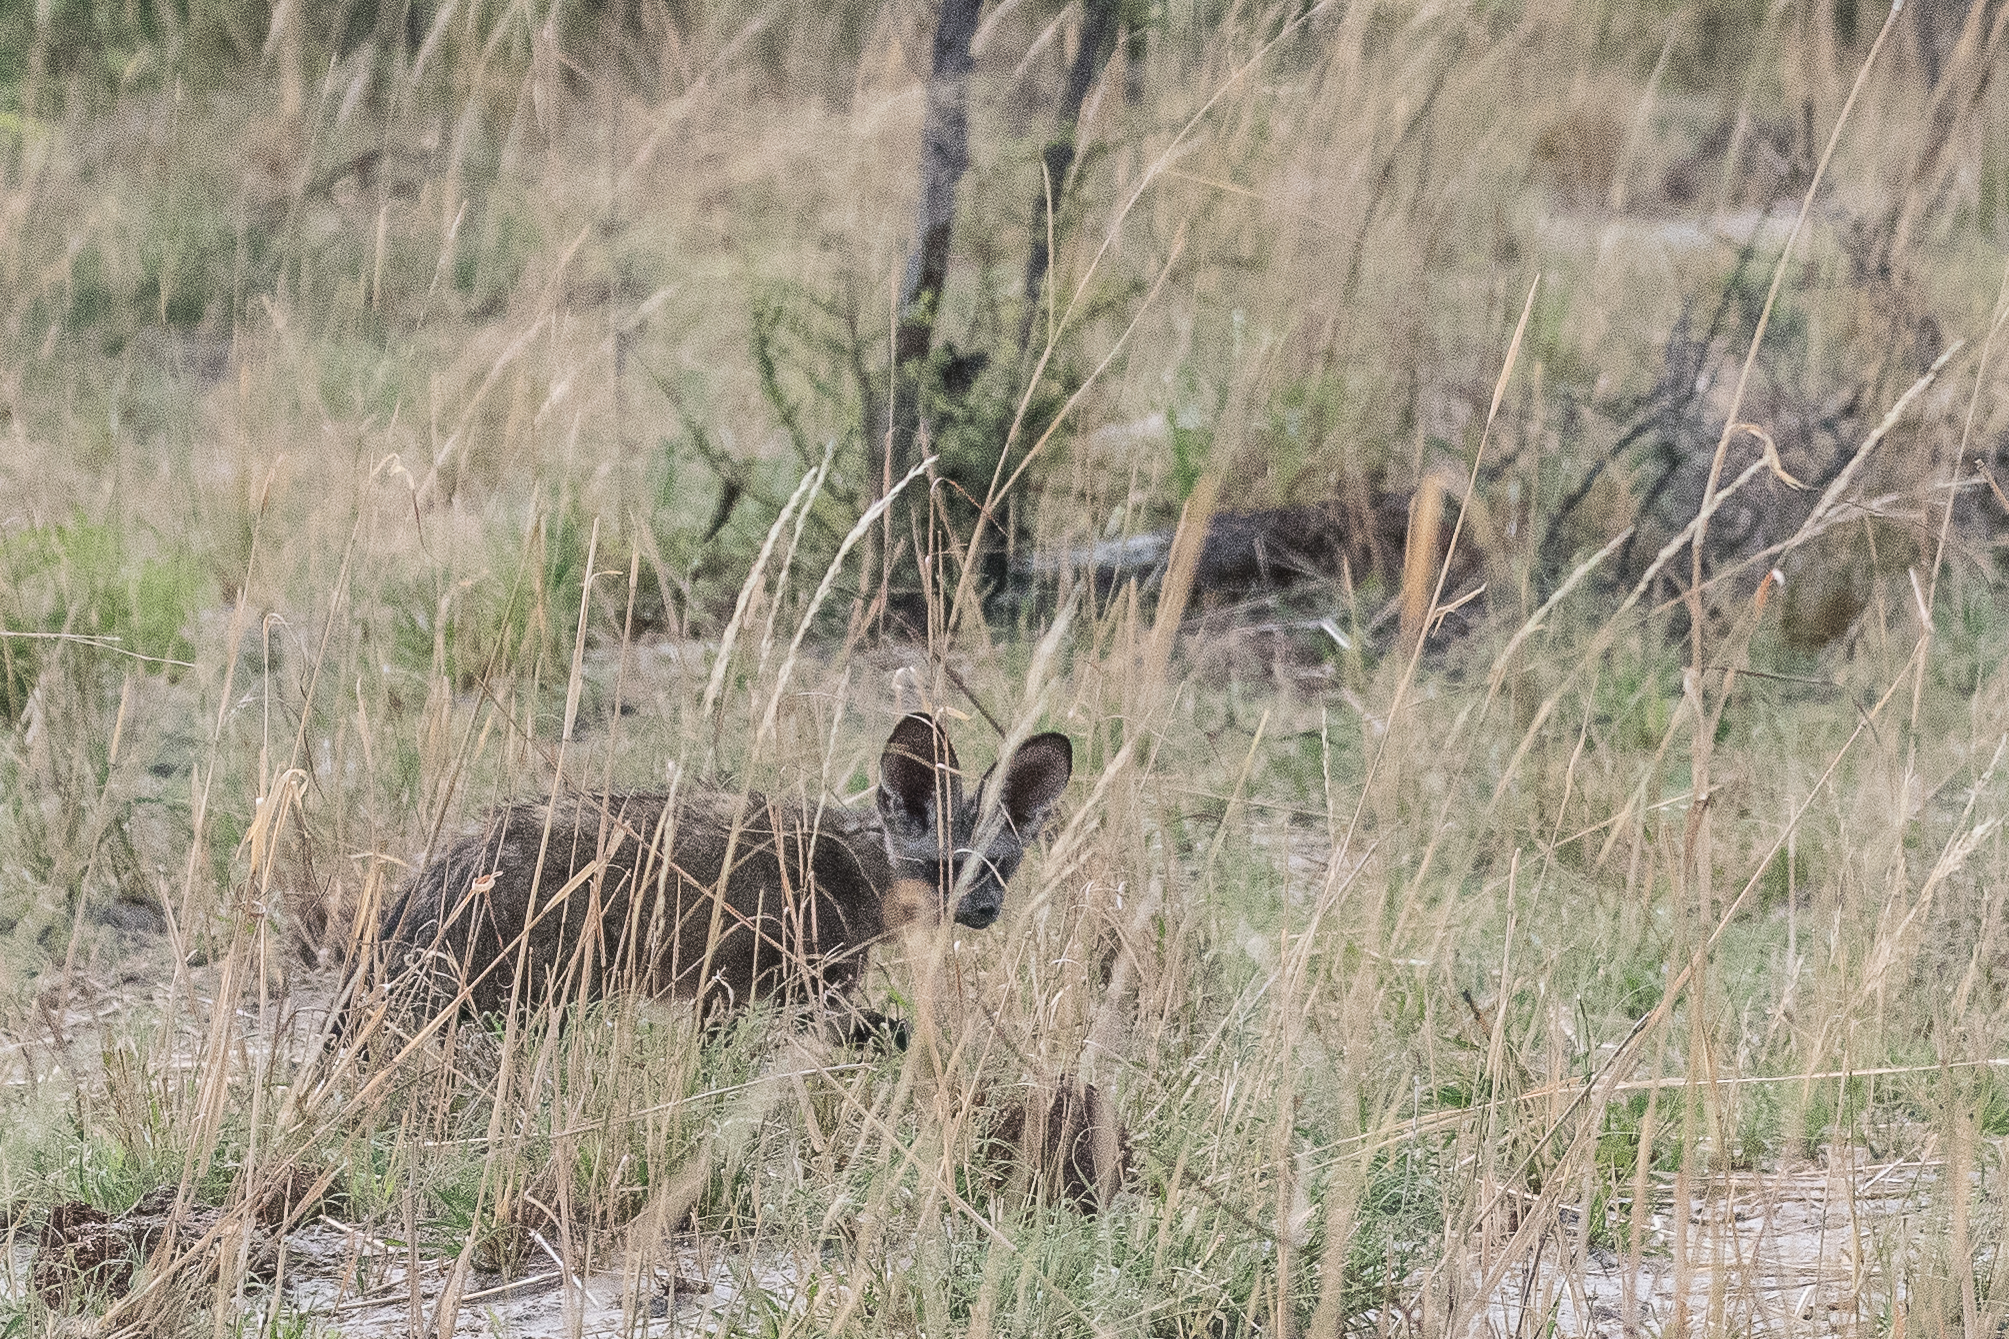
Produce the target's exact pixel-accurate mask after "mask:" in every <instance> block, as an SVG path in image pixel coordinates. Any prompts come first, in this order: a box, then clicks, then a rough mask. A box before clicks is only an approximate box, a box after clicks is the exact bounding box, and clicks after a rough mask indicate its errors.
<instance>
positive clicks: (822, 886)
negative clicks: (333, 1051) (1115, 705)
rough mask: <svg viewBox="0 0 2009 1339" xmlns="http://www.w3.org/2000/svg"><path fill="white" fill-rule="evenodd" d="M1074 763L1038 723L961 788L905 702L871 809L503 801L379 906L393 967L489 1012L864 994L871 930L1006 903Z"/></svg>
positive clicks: (953, 767)
mask: <svg viewBox="0 0 2009 1339" xmlns="http://www.w3.org/2000/svg"><path fill="white" fill-rule="evenodd" d="M1072 771H1073V750H1072V748H1071V746H1070V745H1069V743H1068V741H1067V737H1066V736H1065V735H1059V734H1044V735H1035V736H1033V737H1032V738H1030V739H1027V740H1026V741H1025V742H1024V743H1022V744H1020V745H1019V747H1018V749H1017V750H1016V751H1015V752H1014V753H1013V754H1012V756H1011V757H1010V758H1009V759H1008V760H1004V761H1003V764H1002V767H1001V768H1000V767H993V768H992V769H991V770H990V771H989V772H988V773H986V774H985V776H984V777H983V778H982V780H980V781H979V782H978V783H977V785H976V786H975V787H974V788H972V789H971V790H969V791H968V792H966V791H965V789H964V787H963V784H962V776H961V772H960V769H959V767H958V765H957V761H956V754H955V750H954V748H953V747H952V746H951V745H950V743H949V739H948V736H947V734H946V733H945V732H944V731H943V729H942V727H941V725H940V723H939V722H938V721H936V720H935V719H934V718H933V717H930V716H923V715H918V714H916V715H909V716H906V717H903V718H902V719H901V721H900V723H899V724H898V725H897V726H896V727H895V728H894V730H893V733H892V736H891V737H890V738H889V739H888V740H887V741H886V747H885V750H884V752H883V753H882V754H881V756H880V760H879V786H878V791H877V796H876V803H875V805H874V807H873V809H872V810H871V811H869V812H860V811H854V810H849V809H845V808H842V807H838V806H828V807H818V806H807V805H804V804H801V803H799V802H787V801H777V800H770V799H768V798H766V797H764V796H761V795H757V794H755V795H728V794H723V793H720V792H716V791H702V792H697V793H692V794H686V795H671V794H608V795H589V796H581V797H575V798H564V799H558V798H554V799H553V800H551V801H549V802H542V803H540V802H525V803H516V804H510V805H505V806H503V807H502V808H499V809H497V810H495V811H493V812H492V813H490V814H489V815H488V816H487V818H486V819H485V820H484V821H483V823H482V824H481V826H480V828H479V829H478V830H477V831H475V832H473V833H471V834H469V835H467V836H464V837H462V838H461V839H460V840H458V841H456V842H455V843H453V845H452V846H450V847H449V848H448V849H447V850H446V851H445V852H444V853H443V854H441V855H440V856H439V857H438V858H436V859H434V860H433V861H432V862H431V863H429V864H428V865H427V866H426V867H425V869H424V870H423V871H421V872H420V873H419V875H418V876H417V877H416V878H414V879H413V880H412V881H411V883H410V884H408V885H407V886H406V888H405V889H404V891H403V893H402V895H401V896H400V897H399V898H398V899H397V900H396V901H395V902H393V903H392V904H391V905H390V906H389V907H388V908H387V909H386V911H385V913H384V916H383V919H382V921H381V923H380V925H379V932H378V940H379V943H380V945H381V946H382V948H383V950H384V955H383V956H384V959H385V961H384V963H383V965H384V967H385V968H387V969H388V970H389V971H390V972H391V973H392V974H393V975H394V977H395V978H397V979H399V980H402V981H403V982H404V983H405V984H406V985H407V986H409V987H411V988H414V989H415V990H416V991H417V992H418V993H419V995H420V996H421V997H422V998H425V999H427V1000H428V1001H430V1002H431V1003H432V1004H433V1005H434V1006H435V1007H438V1006H444V1005H450V1004H451V1003H453V1002H455V1001H458V1002H459V1003H461V1004H463V1005H465V1006H468V1007H471V1008H472V1009H473V1010H475V1011H478V1012H484V1013H496V1012H501V1011H503V1010H505V1009H507V1008H510V1007H512V1006H513V1005H518V1004H521V1005H537V1004H542V1003H547V1002H549V1003H563V1002H565V1001H567V1000H572V999H582V998H587V999H590V998H596V997H599V996H601V995H604V994H606V993H608V992H609V991H610V990H615V989H624V988H625V989H638V990H641V991H644V992H646V993H648V994H650V995H654V996H658V997H675V998H696V999H699V1000H700V1001H701V1002H702V1007H703V1009H704V1012H705V1013H706V1014H707V1015H709V1016H717V1015H718V1014H721V1013H724V1012H729V1011H732V1010H736V1009H738V1008H741V1007H744V1006H745V1005H746V1004H748V1003H750V1002H752V1001H754V1000H758V999H762V998H766V997H769V996H774V995H782V996H784V997H785V998H786V999H787V1000H788V1001H789V1002H791V1003H802V1004H815V1005H818V1006H821V1007H823V1008H826V1009H831V1008H835V1009H839V1010H843V1011H846V1012H848V1013H849V1015H850V1017H851V1019H852V1021H853V1022H854V1023H855V1022H860V1021H868V1020H870V1019H871V1017H872V1016H871V1015H869V1014H868V1013H866V1012H865V1011H861V1010H858V1009H857V1008H856V1007H855V1006H854V1005H852V1004H851V996H852V994H853V993H854V991H855V987H856V985H857V983H858V980H859V978H860V977H861V975H862V974H863V972H864V968H865V965H866V958H867V955H868V953H869V952H870V949H871V946H872V944H873V943H874V942H875V941H877V940H878V939H880V938H882V937H883V936H884V935H885V934H886V932H887V931H888V930H889V929H891V928H893V927H894V926H896V925H898V924H901V923H903V922H905V921H907V920H909V919H912V918H915V917H918V916H935V917H939V916H943V915H948V914H951V912H952V913H953V915H954V917H955V919H956V921H957V922H958V923H959V924H963V925H968V926H972V927H975V928H982V927H984V926H987V925H989V924H991V923H992V922H993V921H995V920H996V919H997V917H998V914H999V911H1000V909H1001V908H1002V906H1003V900H1004V889H1005V885H1006V884H1007V883H1008V882H1009V881H1010V879H1011V876H1012V874H1013V873H1014V872H1015V871H1016V870H1017V868H1018V865H1019V862H1020V859H1021V858H1022V856H1023V855H1024V852H1025V847H1026V845H1027V844H1028V843H1030V842H1031V841H1032V840H1033V838H1034V837H1035V836H1037V834H1038V833H1039V831H1040V829H1041V828H1042V827H1043V826H1044V825H1045V824H1046V822H1047V821H1048V819H1049V818H1050V817H1051V816H1052V813H1053V810H1054V806H1055V805H1056V804H1057V802H1058V801H1059V799H1060V796H1061V793H1062V792H1063V791H1064V790H1065V789H1066V786H1067V782H1068V779H1069V777H1070V775H1071V774H1072Z"/></svg>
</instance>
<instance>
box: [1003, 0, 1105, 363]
mask: <svg viewBox="0 0 2009 1339" xmlns="http://www.w3.org/2000/svg"><path fill="white" fill-rule="evenodd" d="M1118 8H1119V0H1083V9H1082V16H1081V45H1080V46H1079V47H1077V48H1076V50H1075V53H1074V66H1073V68H1072V69H1070V70H1069V71H1068V75H1067V87H1066V88H1065V89H1063V90H1061V95H1060V116H1059V118H1058V122H1057V124H1056V125H1055V126H1054V132H1053V138H1052V139H1051V140H1049V141H1047V145H1046V151H1045V152H1044V153H1043V154H1042V155H1041V161H1042V162H1043V163H1044V164H1045V166H1046V171H1045V173H1044V174H1043V175H1042V179H1041V181H1040V184H1039V191H1038V193H1037V194H1036V195H1034V197H1033V202H1032V251H1031V254H1030V255H1028V256H1027V257H1026V262H1025V310H1024V311H1023V313H1022V314H1021V315H1020V317H1019V325H1018V353H1019V360H1020V361H1021V362H1023V361H1024V360H1025V355H1026V351H1027V350H1028V349H1029V348H1030V347H1031V346H1032V328H1033V324H1034V322H1035V321H1036V320H1037V319H1038V316H1039V305H1040V295H1041V291H1042V290H1043V289H1044V288H1045V287H1046V272H1047V270H1048V268H1049V267H1050V266H1051V265H1052V264H1053V256H1052V255H1051V254H1050V252H1051V248H1050V247H1049V245H1048V238H1049V236H1050V229H1051V227H1052V226H1053V216H1054V215H1057V214H1059V212H1060V199H1061V195H1062V192H1063V190H1064V188H1065V187H1066V184H1067V174H1068V172H1069V171H1071V170H1072V169H1073V167H1074V151H1075V150H1074V135H1075V129H1076V127H1077V126H1078V125H1079V124H1080V121H1081V104H1082V103H1084V102H1086V101H1087V100H1088V90H1089V89H1091V88H1093V87H1094V86H1095V76H1096V75H1097V74H1099V73H1100V72H1101V70H1102V65H1103V62H1104V61H1105V60H1106V59H1107V58H1108V53H1109V50H1110V40H1109V39H1110V37H1111V36H1112V35H1114V33H1115V31H1116V11H1117V9H1118Z"/></svg>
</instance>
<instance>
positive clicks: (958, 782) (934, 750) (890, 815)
mask: <svg viewBox="0 0 2009 1339" xmlns="http://www.w3.org/2000/svg"><path fill="white" fill-rule="evenodd" d="M962 790H963V786H962V779H961V776H960V775H959V773H958V772H957V769H956V750H955V747H954V746H953V745H951V744H950V743H949V736H948V733H947V732H946V731H944V730H943V729H942V726H941V723H940V722H939V721H937V720H936V719H935V718H934V717H932V716H923V715H921V714H920V713H919V712H915V713H912V714H910V715H906V716H903V717H901V718H900V723H899V724H898V725H896V726H894V727H893V734H892V737H891V738H889V739H887V741H886V751H885V752H883V753H881V754H880V755H879V812H880V813H881V814H882V815H884V816H885V818H886V819H887V820H888V821H889V822H892V823H895V824H897V825H899V826H900V827H901V828H903V829H904V830H905V831H908V832H927V831H929V830H931V829H933V828H934V827H935V826H936V823H937V821H938V820H939V818H940V816H941V812H942V806H943V804H944V803H946V804H947V805H948V807H949V808H950V809H952V810H953V809H954V807H955V806H956V804H957V803H958V802H959V801H960V800H961V799H962Z"/></svg>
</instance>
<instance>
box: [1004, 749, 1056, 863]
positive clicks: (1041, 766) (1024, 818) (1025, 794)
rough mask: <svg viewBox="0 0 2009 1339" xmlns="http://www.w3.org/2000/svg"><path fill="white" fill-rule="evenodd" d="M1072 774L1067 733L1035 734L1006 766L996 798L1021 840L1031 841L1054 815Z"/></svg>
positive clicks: (1013, 755) (1012, 756)
mask: <svg viewBox="0 0 2009 1339" xmlns="http://www.w3.org/2000/svg"><path fill="white" fill-rule="evenodd" d="M1073 775H1074V745H1073V744H1071V743H1069V742H1068V738H1067V736H1066V735H1061V734H1045V735H1034V736H1033V737H1032V738H1031V739H1028V740H1026V741H1025V742H1024V743H1023V744H1020V745H1019V746H1018V751H1017V752H1016V753H1014V754H1012V755H1011V762H1010V763H1008V764H1007V765H1006V766H1005V769H1004V780H1003V781H1002V782H1001V783H1000V786H1001V788H1000V790H999V791H998V801H999V803H1001V804H1002V805H1003V806H1004V811H1005V817H1007V818H1009V819H1010V820H1011V825H1012V828H1013V829H1014V830H1015V831H1016V832H1017V833H1018V835H1019V839H1020V840H1021V841H1030V840H1032V838H1034V837H1035V836H1037V835H1038V834H1039V830H1040V829H1041V828H1043V827H1045V826H1046V821H1047V819H1048V818H1050V817H1052V816H1053V807H1054V805H1056V804H1058V803H1059V802H1060V797H1061V795H1062V793H1064V792H1065V791H1066V790H1067V783H1068V780H1069V778H1071V777H1072V776H1073Z"/></svg>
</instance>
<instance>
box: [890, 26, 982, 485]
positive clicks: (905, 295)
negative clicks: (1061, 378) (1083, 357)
mask: <svg viewBox="0 0 2009 1339" xmlns="http://www.w3.org/2000/svg"><path fill="white" fill-rule="evenodd" d="M982 9H983V0H942V12H941V19H940V21H939V22H938V23H937V24H936V26H935V59H934V65H933V67H932V69H931V70H930V72H929V74H928V108H927V113H926V115H925V117H924V118H923V120H922V122H921V208H920V218H919V221H918V224H917V226H916V228H915V230H914V231H915V236H914V249H913V251H912V252H911V253H909V255H908V256H907V274H906V277H905V279H904V280H903V281H902V282H901V285H900V318H899V325H898V327H897V330H896V332H895V334H894V339H893V422H892V432H891V439H890V441H889V442H888V443H887V452H886V464H887V480H888V482H897V481H898V479H899V478H900V476H901V475H903V474H905V473H906V472H907V470H908V469H909V468H910V467H911V466H912V464H913V461H914V438H915V436H916V435H917V434H918V432H919V430H920V396H919V390H920V387H919V384H918V377H917V373H918V371H919V369H918V368H917V367H916V366H915V364H917V363H920V362H924V361H925V360H926V359H927V357H928V351H929V350H930V349H931V348H933V347H934V342H935V317H936V315H937V313H938V311H939V308H940V306H941V301H942V285H943V283H944V281H945V280H946V279H947V278H948V273H949V235H950V233H951V231H952V230H953V229H954V226H955V221H956V187H957V185H958V184H960V183H961V181H962V179H963V172H964V170H965V169H966V168H968V167H969V164H970V155H969V139H970V127H969V116H968V112H967V103H968V101H969V86H970V69H971V67H972V65H973V64H974V61H973V60H972V58H971V55H970V41H971V39H972V38H974V37H975V36H976V31H977V15H978V13H979V12H980V11H981V10H982ZM868 431H870V429H869V428H868ZM909 496H912V495H911V494H910V495H909Z"/></svg>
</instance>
